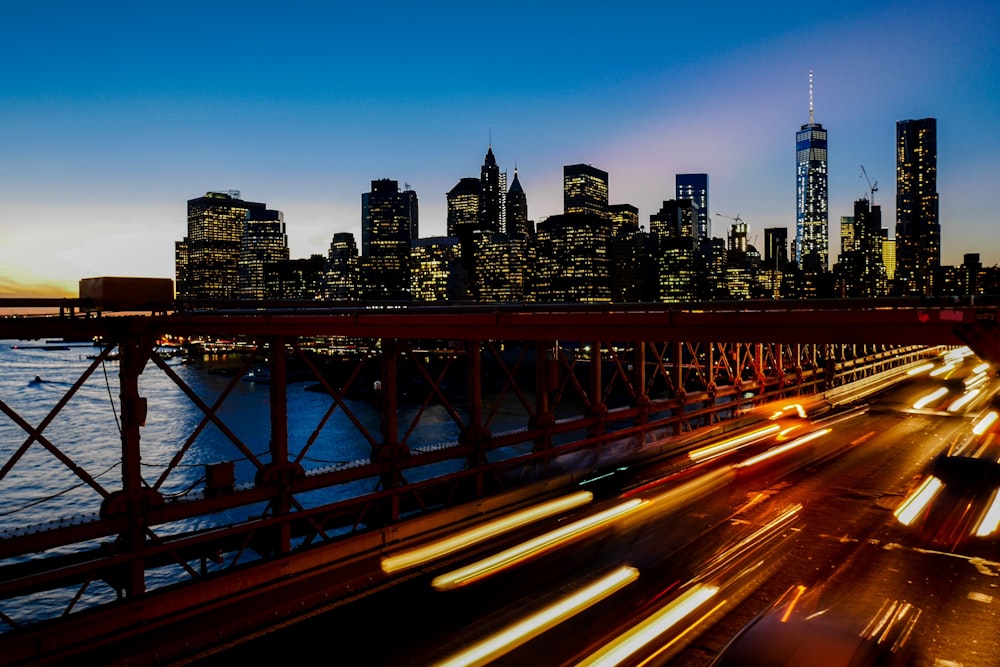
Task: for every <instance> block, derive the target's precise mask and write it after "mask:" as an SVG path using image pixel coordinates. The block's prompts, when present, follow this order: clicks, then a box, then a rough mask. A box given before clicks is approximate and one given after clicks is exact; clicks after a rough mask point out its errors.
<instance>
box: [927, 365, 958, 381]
mask: <svg viewBox="0 0 1000 667" xmlns="http://www.w3.org/2000/svg"><path fill="white" fill-rule="evenodd" d="M953 370H955V365H954V364H945V365H944V366H941V367H940V368H935V369H934V370H932V371H931V377H932V378H936V377H937V376H939V375H944V374H945V373H948V372H949V371H953Z"/></svg>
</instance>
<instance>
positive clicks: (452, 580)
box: [431, 498, 644, 591]
mask: <svg viewBox="0 0 1000 667" xmlns="http://www.w3.org/2000/svg"><path fill="white" fill-rule="evenodd" d="M643 504H644V501H642V500H640V499H638V498H634V499H632V500H628V501H626V502H623V503H619V504H618V505H615V506H614V507H612V508H610V509H606V510H604V511H603V512H598V513H597V514H594V515H592V516H589V517H586V518H584V519H580V520H579V521H574V522H573V523H571V524H568V525H566V526H563V527H562V528H557V529H556V530H553V531H550V532H548V533H545V534H544V535H539V536H538V537H535V538H533V539H530V540H527V541H526V542H522V543H521V544H518V545H516V546H513V547H511V548H509V549H505V550H503V551H501V552H500V553H497V554H494V555H493V556H490V557H488V558H484V559H482V560H479V561H476V562H475V563H472V564H470V565H467V566H465V567H461V568H458V569H457V570H452V571H451V572H448V573H446V574H442V575H440V576H438V577H435V578H434V581H432V582H431V586H433V587H434V588H435V589H436V590H439V591H446V590H451V589H454V588H459V587H461V586H465V585H466V584H471V583H473V582H475V581H479V580H480V579H484V578H486V577H488V576H490V575H492V574H495V573H496V572H499V571H500V570H505V569H507V568H510V567H513V566H514V565H517V564H518V563H520V562H522V561H524V560H527V559H528V558H532V557H534V556H538V555H540V554H542V553H545V552H547V551H550V550H552V549H555V548H556V547H558V546H561V545H563V544H565V543H567V542H569V541H570V540H574V539H577V538H579V537H582V536H584V535H586V534H588V533H591V532H593V531H595V530H597V529H598V528H600V527H602V526H604V525H605V524H608V523H610V522H612V521H615V520H617V519H620V518H621V517H623V516H625V515H626V514H628V513H629V512H631V511H633V510H635V509H636V508H638V507H640V506H641V505H643Z"/></svg>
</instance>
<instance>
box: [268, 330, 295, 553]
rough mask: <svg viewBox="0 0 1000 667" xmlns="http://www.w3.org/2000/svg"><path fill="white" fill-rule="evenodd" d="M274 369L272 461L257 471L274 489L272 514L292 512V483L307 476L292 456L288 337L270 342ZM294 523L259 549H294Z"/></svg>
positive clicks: (285, 525) (284, 526) (271, 368)
mask: <svg viewBox="0 0 1000 667" xmlns="http://www.w3.org/2000/svg"><path fill="white" fill-rule="evenodd" d="M268 365H269V368H268V370H269V372H270V384H269V396H270V407H271V438H270V442H269V444H268V448H269V450H270V455H271V461H270V463H269V464H268V465H267V466H265V467H264V468H263V469H261V470H260V471H259V472H258V473H257V479H256V483H257V485H258V486H266V487H268V488H269V489H270V490H271V513H272V514H273V515H274V516H285V515H287V514H289V513H290V512H291V511H292V496H293V493H292V483H293V482H294V481H295V480H296V479H299V478H301V477H304V476H305V471H303V469H302V466H301V465H299V464H298V463H295V462H294V461H290V460H289V458H288V373H287V370H288V358H287V352H286V350H285V339H284V337H282V336H275V337H274V338H272V339H271V341H270V343H269V345H268ZM291 548H292V547H291V526H290V525H289V524H288V523H287V522H285V523H282V524H281V525H280V526H279V527H278V528H276V529H275V530H274V531H273V532H271V533H270V534H269V535H268V536H267V537H266V538H264V539H263V540H261V541H259V542H258V544H257V545H256V549H257V551H259V552H264V553H267V554H269V555H274V554H285V553H288V552H289V551H291Z"/></svg>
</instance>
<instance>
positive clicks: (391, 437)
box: [372, 339, 409, 521]
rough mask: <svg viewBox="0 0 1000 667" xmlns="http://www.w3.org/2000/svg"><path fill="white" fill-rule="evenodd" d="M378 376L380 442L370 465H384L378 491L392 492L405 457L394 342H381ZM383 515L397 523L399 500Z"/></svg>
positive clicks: (396, 344)
mask: <svg viewBox="0 0 1000 667" xmlns="http://www.w3.org/2000/svg"><path fill="white" fill-rule="evenodd" d="M381 347H382V373H381V376H380V377H381V379H380V380H379V381H378V383H377V385H376V390H375V407H376V409H377V410H378V413H379V423H380V428H381V432H382V442H381V443H380V444H379V446H378V447H376V448H375V451H373V452H372V462H373V463H381V464H384V465H385V469H384V470H383V472H382V474H381V480H382V488H383V489H394V488H396V487H399V486H402V485H403V484H405V483H406V480H405V479H404V478H403V459H404V458H405V457H406V456H408V455H409V449H408V448H407V447H406V445H404V444H401V443H400V442H399V421H398V410H399V402H398V401H399V397H398V393H397V391H398V387H399V372H398V361H399V349H400V344H399V341H398V340H397V339H382V346H381ZM388 505H389V506H388V507H386V508H385V509H384V511H383V515H384V516H383V517H382V518H383V519H385V520H387V521H396V520H398V519H399V514H400V511H399V510H400V508H399V496H395V495H394V496H392V500H391V501H390V502H389V504H388Z"/></svg>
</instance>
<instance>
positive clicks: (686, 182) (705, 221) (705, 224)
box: [674, 174, 712, 241]
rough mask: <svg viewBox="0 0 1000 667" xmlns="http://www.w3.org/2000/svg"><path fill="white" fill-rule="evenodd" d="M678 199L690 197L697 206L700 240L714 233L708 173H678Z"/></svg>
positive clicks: (676, 183)
mask: <svg viewBox="0 0 1000 667" xmlns="http://www.w3.org/2000/svg"><path fill="white" fill-rule="evenodd" d="M674 183H675V186H676V189H677V192H676V198H677V199H690V200H691V201H692V202H694V205H695V206H696V207H697V211H696V214H697V216H698V227H697V230H698V240H699V241H700V240H703V239H707V238H709V237H710V236H711V235H712V223H711V218H709V215H708V174H677V175H676V176H675V177H674Z"/></svg>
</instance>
